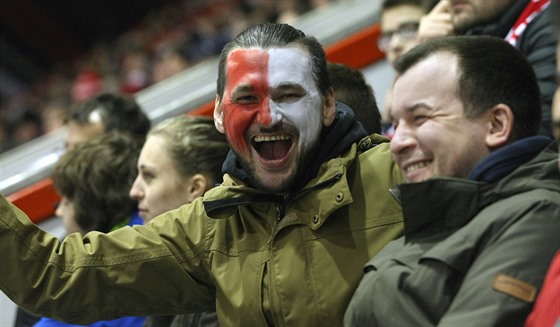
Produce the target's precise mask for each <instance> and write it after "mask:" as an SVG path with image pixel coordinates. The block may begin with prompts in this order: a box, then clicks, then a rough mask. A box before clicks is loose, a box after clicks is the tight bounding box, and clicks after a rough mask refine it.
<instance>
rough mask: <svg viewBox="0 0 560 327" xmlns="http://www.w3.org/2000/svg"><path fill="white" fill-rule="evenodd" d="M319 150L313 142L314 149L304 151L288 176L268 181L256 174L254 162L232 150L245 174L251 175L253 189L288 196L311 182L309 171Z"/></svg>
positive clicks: (317, 145)
mask: <svg viewBox="0 0 560 327" xmlns="http://www.w3.org/2000/svg"><path fill="white" fill-rule="evenodd" d="M318 149H319V142H318V141H316V142H313V145H312V147H309V148H307V149H306V150H305V151H302V153H301V154H300V155H299V157H298V158H297V159H296V160H295V162H294V164H293V166H292V167H291V169H290V171H289V173H288V174H287V175H282V176H278V177H274V176H273V177H272V178H267V180H266V181H265V180H263V179H262V178H261V177H259V176H258V175H257V174H256V168H255V166H254V163H253V161H251V160H247V159H246V157H244V156H242V155H241V154H240V153H238V152H237V151H236V150H235V149H232V151H233V152H234V153H235V155H236V156H237V159H238V160H239V162H240V164H241V166H242V167H243V169H244V170H245V172H247V173H248V174H249V176H250V178H251V181H252V183H253V187H255V188H256V189H258V190H262V191H265V192H267V193H272V194H287V193H292V192H295V191H297V190H298V189H300V188H301V187H302V186H304V185H305V184H306V183H307V182H308V181H309V178H308V177H307V175H308V169H309V168H310V167H311V166H312V165H311V160H312V159H313V158H314V157H315V154H316V153H317V151H318Z"/></svg>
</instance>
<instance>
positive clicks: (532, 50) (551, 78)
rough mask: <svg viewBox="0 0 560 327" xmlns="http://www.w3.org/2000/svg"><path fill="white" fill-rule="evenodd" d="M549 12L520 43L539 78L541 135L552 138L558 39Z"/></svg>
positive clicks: (544, 12)
mask: <svg viewBox="0 0 560 327" xmlns="http://www.w3.org/2000/svg"><path fill="white" fill-rule="evenodd" d="M549 16H550V14H549V12H548V10H545V11H543V12H542V13H540V14H539V15H538V16H537V17H536V18H535V19H534V21H533V22H532V23H531V24H529V26H528V27H527V30H526V31H525V32H524V33H523V35H522V38H521V39H520V42H519V50H520V51H521V53H523V54H524V55H525V57H526V58H527V60H528V61H529V63H530V64H531V66H533V70H534V71H535V75H536V76H537V82H538V83H539V89H540V91H541V104H542V120H541V128H540V130H539V133H540V134H542V135H547V136H549V137H552V109H551V108H552V98H553V97H554V92H555V91H556V38H555V36H554V34H555V31H554V28H553V26H552V24H551V23H550V19H549V18H550V17H549Z"/></svg>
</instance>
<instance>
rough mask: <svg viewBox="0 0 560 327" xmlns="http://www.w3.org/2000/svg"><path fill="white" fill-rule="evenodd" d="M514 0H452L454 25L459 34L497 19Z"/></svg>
mask: <svg viewBox="0 0 560 327" xmlns="http://www.w3.org/2000/svg"><path fill="white" fill-rule="evenodd" d="M512 2H513V0H491V1H488V0H451V1H450V7H451V8H450V9H451V12H452V14H453V17H452V20H453V27H454V28H455V32H456V33H458V34H463V33H465V32H466V31H467V30H468V29H470V28H472V27H474V26H477V25H480V24H485V23H489V22H491V21H493V20H495V19H497V18H498V17H499V16H500V15H501V14H502V13H503V12H504V11H505V10H506V8H508V6H509V5H510V4H511V3H512Z"/></svg>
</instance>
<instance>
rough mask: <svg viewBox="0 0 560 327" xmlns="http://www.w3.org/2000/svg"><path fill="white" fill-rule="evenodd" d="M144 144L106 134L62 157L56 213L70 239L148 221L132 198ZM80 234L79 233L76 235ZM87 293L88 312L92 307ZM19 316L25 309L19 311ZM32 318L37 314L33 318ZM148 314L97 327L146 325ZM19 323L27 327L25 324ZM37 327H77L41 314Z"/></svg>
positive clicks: (56, 183) (55, 178) (95, 326)
mask: <svg viewBox="0 0 560 327" xmlns="http://www.w3.org/2000/svg"><path fill="white" fill-rule="evenodd" d="M141 146H142V144H141V143H139V142H138V140H137V139H136V138H134V137H132V136H130V135H128V134H124V133H116V132H111V133H106V134H103V135H100V136H98V137H95V138H94V139H92V140H89V141H87V142H85V143H82V144H79V145H77V146H75V147H74V148H73V149H71V150H69V151H67V152H66V153H65V154H64V155H62V157H60V159H59V160H58V161H57V163H56V165H55V167H54V170H53V172H52V180H53V183H54V186H55V188H56V190H57V192H58V193H59V194H60V196H61V197H62V199H61V201H60V204H59V206H58V208H57V209H56V215H57V216H58V217H61V218H62V222H63V225H64V229H65V230H66V232H67V234H68V235H69V236H68V237H80V238H81V237H83V236H84V235H85V234H87V233H88V232H90V231H100V232H103V233H108V232H110V231H113V230H116V229H118V228H121V227H123V226H132V225H137V224H142V219H141V218H140V217H139V216H138V215H137V213H136V206H137V202H136V201H135V200H133V199H130V198H129V197H128V190H129V189H130V187H131V186H132V183H133V181H134V178H135V176H136V166H135V165H136V160H137V159H138V155H139V153H140V149H141ZM73 233H76V234H74V235H71V234H73ZM87 301H88V299H87V296H86V297H84V300H83V304H84V310H87V309H86V308H87V307H88V305H89V304H88V302H87ZM18 316H19V313H18ZM27 319H31V317H27ZM144 320H145V317H122V318H119V319H115V320H110V321H98V322H95V323H92V324H89V325H88V326H91V327H134V326H136V327H140V326H142V324H143V322H144ZM16 325H18V326H22V325H21V324H20V323H17V324H16ZM33 326H34V327H73V326H75V325H70V324H66V323H63V322H60V321H57V320H55V319H51V318H40V319H39V320H38V321H37V322H36V323H35V324H34V325H33Z"/></svg>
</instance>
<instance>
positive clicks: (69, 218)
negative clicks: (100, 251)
mask: <svg viewBox="0 0 560 327" xmlns="http://www.w3.org/2000/svg"><path fill="white" fill-rule="evenodd" d="M55 215H57V216H58V217H61V218H62V224H63V225H64V230H65V231H66V233H67V234H72V233H76V232H79V233H81V234H85V233H86V231H85V230H84V229H82V227H80V225H78V223H77V222H76V218H75V217H76V212H75V210H74V203H73V202H72V201H70V200H69V199H68V198H67V197H65V196H63V197H62V199H61V200H60V203H59V204H58V207H57V208H56V211H55Z"/></svg>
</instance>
